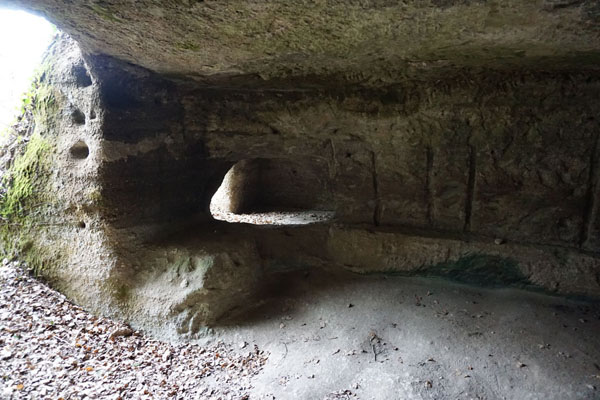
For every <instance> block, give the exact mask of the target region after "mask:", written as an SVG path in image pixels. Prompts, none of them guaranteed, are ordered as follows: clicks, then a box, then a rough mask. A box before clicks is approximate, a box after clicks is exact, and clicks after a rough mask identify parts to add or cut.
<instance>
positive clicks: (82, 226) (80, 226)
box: [77, 221, 85, 229]
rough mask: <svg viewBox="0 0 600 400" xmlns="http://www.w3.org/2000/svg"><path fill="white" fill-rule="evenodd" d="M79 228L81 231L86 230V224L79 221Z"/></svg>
mask: <svg viewBox="0 0 600 400" xmlns="http://www.w3.org/2000/svg"><path fill="white" fill-rule="evenodd" d="M77 226H78V227H79V228H81V229H84V228H85V222H83V221H79V222H78V223H77Z"/></svg>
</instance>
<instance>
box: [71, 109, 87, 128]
mask: <svg viewBox="0 0 600 400" xmlns="http://www.w3.org/2000/svg"><path fill="white" fill-rule="evenodd" d="M71 119H72V120H73V122H74V123H76V124H77V125H83V124H85V114H84V113H83V112H82V111H81V110H79V109H77V108H76V109H74V110H73V111H72V112H71Z"/></svg>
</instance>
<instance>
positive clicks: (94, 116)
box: [90, 110, 96, 119]
mask: <svg viewBox="0 0 600 400" xmlns="http://www.w3.org/2000/svg"><path fill="white" fill-rule="evenodd" d="M90 119H96V111H94V110H91V111H90Z"/></svg>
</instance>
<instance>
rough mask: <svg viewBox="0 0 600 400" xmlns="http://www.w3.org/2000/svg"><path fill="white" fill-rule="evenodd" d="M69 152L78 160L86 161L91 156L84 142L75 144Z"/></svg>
mask: <svg viewBox="0 0 600 400" xmlns="http://www.w3.org/2000/svg"><path fill="white" fill-rule="evenodd" d="M69 152H70V153H71V156H72V157H73V158H75V159H77V160H84V159H86V158H87V157H88V156H89V155H90V149H89V147H88V145H87V144H85V142H84V141H83V140H80V141H78V142H77V143H75V144H74V145H73V146H72V147H71V150H69Z"/></svg>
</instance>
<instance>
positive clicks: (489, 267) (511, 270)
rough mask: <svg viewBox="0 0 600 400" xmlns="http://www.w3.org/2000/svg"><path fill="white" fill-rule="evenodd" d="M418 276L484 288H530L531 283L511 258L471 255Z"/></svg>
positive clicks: (430, 268)
mask: <svg viewBox="0 0 600 400" xmlns="http://www.w3.org/2000/svg"><path fill="white" fill-rule="evenodd" d="M418 275H423V276H437V277H444V278H447V279H450V280H453V281H456V282H460V283H466V284H470V285H476V286H482V287H506V286H519V287H521V286H523V287H524V286H530V282H529V280H528V279H527V277H525V276H524V275H523V274H522V273H521V270H520V269H519V266H518V264H517V262H516V261H515V260H513V259H511V258H505V257H499V256H493V255H487V254H470V255H467V256H464V257H461V258H460V259H458V260H456V261H446V262H442V263H439V264H435V265H431V266H428V267H425V268H423V269H421V270H420V272H419V273H418Z"/></svg>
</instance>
